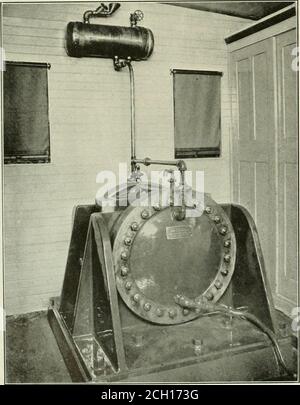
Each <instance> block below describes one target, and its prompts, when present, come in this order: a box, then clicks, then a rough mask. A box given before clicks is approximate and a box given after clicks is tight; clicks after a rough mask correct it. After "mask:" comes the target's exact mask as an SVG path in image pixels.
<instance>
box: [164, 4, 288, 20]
mask: <svg viewBox="0 0 300 405" xmlns="http://www.w3.org/2000/svg"><path fill="white" fill-rule="evenodd" d="M293 3H295V2H282V1H277V0H275V1H269V2H260V1H245V2H240V1H238V0H234V1H223V2H216V1H213V0H210V1H206V2H198V1H194V2H191V1H188V0H186V1H184V0H181V2H180V3H168V4H171V5H173V6H177V7H186V8H192V9H195V10H203V11H211V12H213V13H220V14H228V15H232V16H235V17H242V18H248V19H251V20H259V19H261V18H263V17H266V16H267V15H269V14H272V13H275V12H276V11H278V10H280V9H282V8H284V7H287V6H290V5H291V4H293Z"/></svg>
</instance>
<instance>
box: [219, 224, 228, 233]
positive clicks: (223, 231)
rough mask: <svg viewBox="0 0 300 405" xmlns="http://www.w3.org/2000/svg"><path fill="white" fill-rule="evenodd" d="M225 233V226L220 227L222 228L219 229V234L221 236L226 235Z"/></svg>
mask: <svg viewBox="0 0 300 405" xmlns="http://www.w3.org/2000/svg"><path fill="white" fill-rule="evenodd" d="M226 233H227V228H226V226H222V228H221V229H220V234H221V235H226Z"/></svg>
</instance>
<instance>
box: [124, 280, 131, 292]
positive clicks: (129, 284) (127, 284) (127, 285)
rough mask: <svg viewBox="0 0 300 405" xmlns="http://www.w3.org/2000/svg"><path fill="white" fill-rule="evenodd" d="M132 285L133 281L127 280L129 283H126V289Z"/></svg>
mask: <svg viewBox="0 0 300 405" xmlns="http://www.w3.org/2000/svg"><path fill="white" fill-rule="evenodd" d="M131 287H132V282H131V281H127V283H126V284H125V288H126V290H130V289H131Z"/></svg>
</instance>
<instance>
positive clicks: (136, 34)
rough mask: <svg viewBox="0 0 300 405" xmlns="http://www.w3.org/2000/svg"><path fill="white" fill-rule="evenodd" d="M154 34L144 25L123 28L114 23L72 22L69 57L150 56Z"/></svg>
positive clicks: (143, 58) (68, 36)
mask: <svg viewBox="0 0 300 405" xmlns="http://www.w3.org/2000/svg"><path fill="white" fill-rule="evenodd" d="M153 46H154V37H153V33H152V31H151V30H149V29H148V28H144V27H137V26H135V27H120V26H113V25H98V24H84V23H82V22H69V24H68V26H67V35H66V49H67V53H68V55H69V56H74V57H83V56H91V57H101V58H114V57H115V56H118V57H119V58H127V57H131V59H132V60H145V59H148V58H149V56H150V55H151V53H152V51H153Z"/></svg>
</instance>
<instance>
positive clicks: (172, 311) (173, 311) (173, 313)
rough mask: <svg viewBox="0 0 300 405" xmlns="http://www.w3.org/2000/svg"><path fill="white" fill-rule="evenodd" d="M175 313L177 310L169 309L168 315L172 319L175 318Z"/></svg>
mask: <svg viewBox="0 0 300 405" xmlns="http://www.w3.org/2000/svg"><path fill="white" fill-rule="evenodd" d="M176 315H177V312H176V311H175V310H174V309H170V311H169V317H170V318H172V319H173V318H175V316H176Z"/></svg>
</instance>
